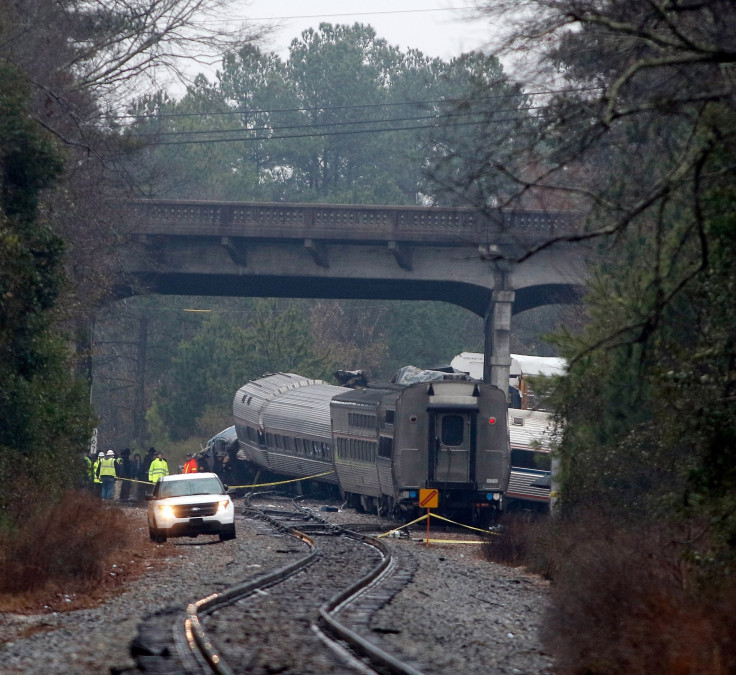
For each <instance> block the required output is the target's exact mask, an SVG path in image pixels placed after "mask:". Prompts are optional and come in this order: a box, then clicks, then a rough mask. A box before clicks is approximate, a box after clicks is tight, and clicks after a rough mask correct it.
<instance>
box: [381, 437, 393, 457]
mask: <svg viewBox="0 0 736 675" xmlns="http://www.w3.org/2000/svg"><path fill="white" fill-rule="evenodd" d="M393 452H394V439H393V438H389V437H388V436H381V438H380V440H379V445H378V456H379V457H388V458H389V459H390V458H391V455H393Z"/></svg>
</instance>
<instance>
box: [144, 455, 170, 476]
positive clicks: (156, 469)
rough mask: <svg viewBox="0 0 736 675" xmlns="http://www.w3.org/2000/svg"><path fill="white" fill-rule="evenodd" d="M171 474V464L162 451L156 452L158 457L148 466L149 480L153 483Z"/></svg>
mask: <svg viewBox="0 0 736 675" xmlns="http://www.w3.org/2000/svg"><path fill="white" fill-rule="evenodd" d="M168 475H169V464H168V462H167V461H166V460H165V459H164V455H163V453H162V452H158V453H157V454H156V459H154V460H153V461H152V462H151V466H150V467H148V480H149V482H151V483H157V482H158V481H159V479H160V478H163V477H164V476H168Z"/></svg>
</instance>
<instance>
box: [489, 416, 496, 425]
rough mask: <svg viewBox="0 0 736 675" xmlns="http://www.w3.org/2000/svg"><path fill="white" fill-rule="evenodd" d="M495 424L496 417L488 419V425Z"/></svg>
mask: <svg viewBox="0 0 736 675" xmlns="http://www.w3.org/2000/svg"><path fill="white" fill-rule="evenodd" d="M495 423H496V418H495V417H489V418H488V424H495Z"/></svg>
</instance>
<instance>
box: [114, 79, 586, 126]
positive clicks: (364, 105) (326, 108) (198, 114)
mask: <svg viewBox="0 0 736 675" xmlns="http://www.w3.org/2000/svg"><path fill="white" fill-rule="evenodd" d="M596 89H597V88H596V87H571V88H569V89H557V90H549V91H533V92H523V91H518V92H509V93H505V94H492V95H488V96H478V97H475V98H472V99H470V101H472V102H477V101H492V100H499V99H510V98H524V97H529V96H549V95H554V94H569V93H575V92H583V91H594V90H596ZM466 101H468V99H463V98H438V99H426V100H420V101H391V102H387V103H355V104H350V105H326V106H309V107H299V108H252V109H247V108H246V109H239V110H216V111H204V112H190V113H150V114H139V113H130V114H126V115H101V119H106V120H125V119H132V120H144V119H168V118H177V117H220V116H227V115H258V114H275V113H292V112H317V111H332V110H355V109H370V108H391V107H397V106H416V107H422V106H430V105H440V104H445V105H457V104H459V103H465V102H466ZM174 105H176V104H174Z"/></svg>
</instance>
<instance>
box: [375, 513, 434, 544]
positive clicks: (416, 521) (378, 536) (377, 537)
mask: <svg viewBox="0 0 736 675" xmlns="http://www.w3.org/2000/svg"><path fill="white" fill-rule="evenodd" d="M426 518H427V514H426V513H425V514H424V515H423V516H419V518H417V519H416V520H412V521H411V522H410V523H406V525H402V526H401V527H397V528H395V529H393V530H389V531H388V532H384V533H383V534H378V535H376V539H380V538H381V537H388V536H390V535H391V534H393V533H394V532H398V531H399V530H403V529H404V528H405V527H409V525H414V524H415V523H418V522H420V521H422V520H426Z"/></svg>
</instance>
